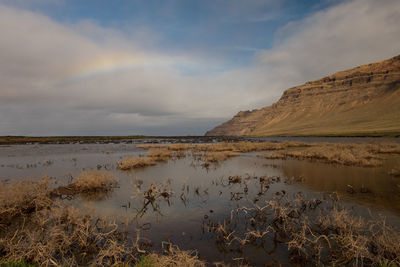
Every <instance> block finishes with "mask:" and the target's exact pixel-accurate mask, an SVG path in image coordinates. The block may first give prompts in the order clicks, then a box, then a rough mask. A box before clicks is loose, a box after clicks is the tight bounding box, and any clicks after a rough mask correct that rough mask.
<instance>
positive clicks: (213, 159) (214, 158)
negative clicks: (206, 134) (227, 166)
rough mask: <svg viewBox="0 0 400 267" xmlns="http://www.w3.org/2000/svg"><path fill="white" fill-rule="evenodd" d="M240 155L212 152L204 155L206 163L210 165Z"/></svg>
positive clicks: (230, 152)
mask: <svg viewBox="0 0 400 267" xmlns="http://www.w3.org/2000/svg"><path fill="white" fill-rule="evenodd" d="M238 154H239V153H237V152H232V151H212V152H207V153H206V154H205V155H204V160H205V162H209V163H217V162H220V161H224V160H227V159H228V158H231V157H234V156H237V155H238Z"/></svg>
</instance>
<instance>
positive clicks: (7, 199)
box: [0, 177, 52, 226]
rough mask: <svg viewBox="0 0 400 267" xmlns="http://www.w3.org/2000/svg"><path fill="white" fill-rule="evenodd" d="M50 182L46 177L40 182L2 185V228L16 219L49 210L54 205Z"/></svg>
mask: <svg viewBox="0 0 400 267" xmlns="http://www.w3.org/2000/svg"><path fill="white" fill-rule="evenodd" d="M49 181H50V179H49V178H48V177H44V178H42V179H40V180H39V181H20V182H17V183H14V184H11V185H8V184H5V183H0V226H1V224H3V223H10V222H11V220H12V219H13V218H15V217H20V216H22V215H24V214H30V213H32V212H36V211H39V210H41V209H44V208H48V207H49V206H50V205H51V204H52V199H51V198H50V197H49Z"/></svg>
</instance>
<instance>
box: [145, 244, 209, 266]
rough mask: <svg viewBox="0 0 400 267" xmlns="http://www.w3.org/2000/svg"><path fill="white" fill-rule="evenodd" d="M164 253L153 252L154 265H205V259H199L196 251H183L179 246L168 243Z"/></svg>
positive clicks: (151, 255) (151, 256)
mask: <svg viewBox="0 0 400 267" xmlns="http://www.w3.org/2000/svg"><path fill="white" fill-rule="evenodd" d="M167 245H168V249H167V250H165V252H164V254H156V253H151V254H150V255H149V257H150V258H151V259H152V264H153V265H152V266H160V267H161V266H166V267H205V266H207V265H206V263H205V262H204V261H201V260H199V257H198V256H197V252H196V251H182V250H180V249H179V248H178V247H177V246H172V245H171V244H169V243H168V244H167Z"/></svg>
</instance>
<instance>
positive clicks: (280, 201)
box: [0, 142, 400, 266]
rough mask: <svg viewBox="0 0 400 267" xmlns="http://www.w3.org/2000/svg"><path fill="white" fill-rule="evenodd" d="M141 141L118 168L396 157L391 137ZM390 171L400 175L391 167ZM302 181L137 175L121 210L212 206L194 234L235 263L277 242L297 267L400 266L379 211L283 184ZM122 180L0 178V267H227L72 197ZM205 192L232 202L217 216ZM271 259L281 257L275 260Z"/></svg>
mask: <svg viewBox="0 0 400 267" xmlns="http://www.w3.org/2000/svg"><path fill="white" fill-rule="evenodd" d="M138 147H139V148H142V149H146V150H147V151H146V155H145V156H141V157H128V158H125V159H122V160H121V161H119V162H118V163H117V166H116V167H117V168H118V169H120V170H129V169H135V168H142V167H146V166H152V165H156V164H158V163H162V162H167V161H168V160H175V159H177V158H182V157H190V156H191V157H193V160H194V161H196V162H197V161H198V162H200V164H201V165H202V166H204V167H207V166H209V165H211V164H218V163H220V162H222V161H224V160H227V159H229V158H231V157H235V156H238V155H240V154H241V153H249V152H261V151H270V152H269V153H268V154H264V155H262V157H265V158H279V159H286V158H295V159H306V160H315V161H321V162H326V163H334V164H343V165H356V166H377V165H379V164H382V162H383V161H384V160H385V157H386V156H385V155H388V154H395V155H397V154H400V145H399V144H395V143H392V144H389V143H382V144H376V143H368V144H330V143H299V142H283V143H275V142H236V143H234V142H222V143H211V144H184V143H176V144H142V145H138ZM263 153H264V152H263ZM257 155H260V153H257V154H256V155H254V156H257ZM258 160H259V161H263V160H262V158H258ZM195 167H196V166H195ZM98 169H99V168H98ZM204 171H205V170H204ZM207 172H208V169H207ZM387 172H388V170H387V171H386V174H387V175H388V174H390V175H392V176H394V177H397V176H399V170H398V168H397V167H396V168H393V169H392V170H391V171H390V172H389V173H387ZM121 173H122V172H121ZM128 174H129V175H130V173H128ZM212 179H214V178H212ZM302 179H304V178H303V177H282V178H281V177H280V176H277V175H276V176H268V175H263V176H257V175H250V174H247V175H238V174H234V173H233V174H232V173H229V175H226V176H221V177H219V178H215V180H212V186H213V187H215V188H211V187H210V186H209V185H205V184H203V182H202V181H200V182H199V184H201V186H200V185H196V186H194V185H189V184H187V183H186V182H183V184H179V185H178V187H175V188H174V187H172V180H170V179H168V180H166V181H165V182H155V181H149V180H147V181H144V180H140V179H138V177H136V179H135V180H132V183H131V184H132V192H129V193H130V201H129V202H128V203H127V205H125V206H122V207H125V210H126V211H128V209H129V210H130V211H132V212H133V213H132V215H133V216H132V217H131V218H130V219H131V220H132V222H136V223H138V222H139V220H140V219H141V218H145V219H147V217H145V215H146V214H149V213H151V214H153V213H154V214H156V215H157V216H158V215H160V217H162V216H164V215H167V214H168V213H164V212H163V208H165V207H170V206H172V205H174V204H176V203H177V202H180V201H181V202H182V204H183V205H184V206H185V207H186V206H187V205H188V206H190V203H192V204H194V205H195V206H196V208H198V204H199V203H201V205H205V208H206V209H207V210H208V211H209V212H207V214H203V213H202V214H201V217H200V218H199V222H198V226H199V229H198V230H199V232H202V234H203V235H204V239H205V240H209V241H210V240H211V241H212V242H215V246H216V248H217V249H218V251H219V252H221V253H223V254H224V255H225V256H224V257H229V258H228V260H229V262H230V263H234V265H236V264H237V265H240V266H251V264H254V263H253V262H252V260H251V259H248V258H247V255H248V254H246V253H247V252H248V251H258V252H257V253H261V252H260V251H263V252H265V253H266V255H273V253H274V252H276V251H277V249H281V250H280V252H281V251H282V247H283V248H284V250H285V251H284V252H285V253H288V255H289V258H290V261H289V262H290V263H292V264H295V265H301V266H310V265H313V266H342V265H347V266H349V265H351V266H397V265H400V232H399V229H397V228H393V227H391V226H390V225H389V224H387V223H386V221H385V218H383V217H372V216H371V218H365V217H364V218H361V217H358V215H357V214H356V213H354V210H353V209H351V208H349V207H348V206H344V205H343V203H342V202H341V201H340V199H339V196H338V194H336V193H330V194H322V195H318V196H316V195H313V197H309V196H307V195H306V194H304V193H302V192H299V191H296V190H290V189H288V187H286V185H291V184H294V183H297V182H299V181H302ZM391 179H392V178H391ZM396 179H397V178H393V179H392V180H396ZM119 182H120V181H119V180H118V179H117V178H116V177H115V176H114V174H113V173H111V172H109V171H100V170H95V171H83V172H82V173H81V174H80V175H78V176H76V178H75V179H71V181H70V182H69V183H68V184H66V185H59V184H58V183H57V181H56V180H55V179H54V178H49V177H44V178H42V179H40V180H37V181H19V182H16V183H8V182H2V183H0V266H42V265H43V266H62V265H68V266H111V265H114V266H210V265H211V264H214V265H216V266H225V264H226V263H217V262H215V263H212V262H208V263H207V262H205V261H203V259H202V258H201V257H199V255H198V254H197V252H196V251H185V250H180V249H179V248H178V247H177V246H174V245H172V244H171V241H170V240H168V238H166V239H165V240H167V241H168V242H163V243H162V252H161V251H160V250H157V249H154V248H153V243H152V242H153V241H152V240H149V239H147V238H145V236H144V235H143V232H144V231H146V230H148V229H147V228H146V227H144V225H150V223H147V222H146V223H144V224H140V226H137V227H138V228H134V232H132V231H133V228H132V227H131V228H128V224H131V221H129V223H128V221H127V222H124V223H123V222H122V221H115V220H109V219H105V218H103V217H101V216H97V215H93V214H90V213H89V212H87V211H85V210H82V209H79V208H76V207H74V204H73V201H72V202H69V200H73V199H75V198H78V199H79V197H82V198H83V199H86V198H85V197H86V196H87V195H88V194H94V195H97V194H100V195H101V194H103V193H104V194H107V195H112V194H115V192H114V190H115V189H116V188H118V187H119ZM128 184H129V183H128ZM348 186H349V187H350V188H351V190H353V191H354V189H353V187H351V185H348ZM180 188H181V189H180ZM364 191H367V190H366V189H365V190H364ZM211 194H219V195H218V197H221V198H227V199H222V200H221V201H228V202H231V203H232V204H234V205H230V207H234V208H232V209H231V208H229V209H228V211H226V210H225V211H224V212H222V214H221V213H217V211H215V209H214V208H213V209H214V210H211V209H210V208H209V207H208V206H207V201H208V199H209V197H210V195H211ZM128 197H129V196H128ZM94 199H96V198H94ZM131 201H132V203H131ZM196 201H197V202H196ZM240 201H242V202H240ZM243 203H245V204H244V205H243ZM167 205H168V206H167ZM190 207H193V206H190ZM202 207H203V206H202ZM229 211H230V212H229ZM200 212H202V211H200ZM213 215H215V216H213ZM138 225H139V223H138ZM149 227H150V226H149ZM149 229H150V228H149ZM152 230H153V229H152ZM190 239H192V236H190ZM278 247H279V248H278ZM200 256H201V255H200ZM268 259H271V258H269V257H268ZM256 264H258V263H256ZM269 264H270V265H271V266H272V265H279V264H280V263H279V262H278V261H275V260H273V261H271V262H270V263H269Z"/></svg>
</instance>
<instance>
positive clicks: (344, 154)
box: [264, 143, 398, 167]
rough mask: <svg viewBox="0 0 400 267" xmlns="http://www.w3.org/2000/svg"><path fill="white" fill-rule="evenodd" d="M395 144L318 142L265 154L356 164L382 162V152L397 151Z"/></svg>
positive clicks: (266, 155) (268, 155) (367, 164)
mask: <svg viewBox="0 0 400 267" xmlns="http://www.w3.org/2000/svg"><path fill="white" fill-rule="evenodd" d="M397 147H398V145H397V144H374V145H371V144H333V143H318V144H313V146H311V147H306V148H300V149H297V148H296V149H291V150H285V151H279V152H274V153H269V154H265V155H264V157H265V158H268V159H286V158H295V159H300V160H302V159H309V160H317V161H322V162H327V163H336V164H342V165H358V166H365V167H370V166H378V165H380V164H382V158H381V157H380V155H379V154H382V153H398V151H397Z"/></svg>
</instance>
